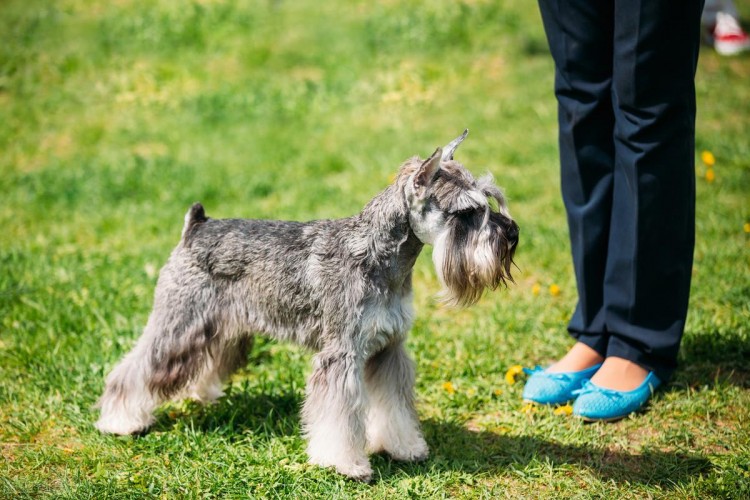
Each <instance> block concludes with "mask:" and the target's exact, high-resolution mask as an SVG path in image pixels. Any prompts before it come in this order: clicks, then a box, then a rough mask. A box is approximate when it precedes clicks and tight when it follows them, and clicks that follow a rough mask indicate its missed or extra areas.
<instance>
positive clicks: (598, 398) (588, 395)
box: [573, 372, 661, 422]
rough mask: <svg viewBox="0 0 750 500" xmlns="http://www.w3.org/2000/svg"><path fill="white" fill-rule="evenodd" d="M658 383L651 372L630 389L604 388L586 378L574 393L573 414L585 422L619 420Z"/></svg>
mask: <svg viewBox="0 0 750 500" xmlns="http://www.w3.org/2000/svg"><path fill="white" fill-rule="evenodd" d="M660 384H661V380H659V378H658V377H657V376H656V375H654V373H653V372H649V374H648V375H647V376H646V380H644V381H643V383H642V384H641V385H639V386H638V387H636V388H635V389H633V390H632V391H615V390H613V389H605V388H604V387H599V386H598V385H594V384H592V383H591V381H588V380H587V381H586V382H585V383H584V384H583V387H581V388H580V389H579V390H577V391H575V393H574V395H575V396H576V401H575V403H573V415H575V416H577V417H581V418H582V419H583V420H585V421H587V422H594V421H599V420H602V421H612V420H619V419H621V418H624V417H627V416H628V415H630V414H631V413H633V412H634V411H636V410H638V409H640V408H641V407H642V406H643V405H644V404H645V403H646V401H648V399H649V398H650V397H651V395H652V394H653V393H654V390H656V388H657V387H659V385H660Z"/></svg>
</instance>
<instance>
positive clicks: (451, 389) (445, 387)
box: [443, 381, 456, 394]
mask: <svg viewBox="0 0 750 500" xmlns="http://www.w3.org/2000/svg"><path fill="white" fill-rule="evenodd" d="M443 390H445V392H447V393H448V394H453V393H454V392H456V388H455V387H453V382H451V381H448V382H443Z"/></svg>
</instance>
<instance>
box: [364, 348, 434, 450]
mask: <svg viewBox="0 0 750 500" xmlns="http://www.w3.org/2000/svg"><path fill="white" fill-rule="evenodd" d="M414 379H415V375H414V362H413V361H412V360H411V359H410V358H409V356H408V354H407V353H406V350H405V349H404V345H403V342H399V343H398V344H395V345H392V346H388V347H386V348H385V349H384V350H383V351H381V352H379V353H378V354H376V355H375V356H373V357H372V358H370V359H369V360H368V361H367V364H366V366H365V384H366V387H367V394H368V396H369V404H370V406H369V411H368V414H367V448H368V451H370V452H372V453H376V452H381V451H385V452H386V453H388V454H389V455H390V456H391V457H393V458H394V459H396V460H404V461H417V460H423V459H425V458H427V455H428V453H429V449H428V448H427V443H425V440H424V438H423V437H422V432H421V431H420V428H419V419H418V418H417V411H416V409H415V408H414Z"/></svg>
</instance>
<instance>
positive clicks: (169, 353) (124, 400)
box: [96, 309, 216, 434]
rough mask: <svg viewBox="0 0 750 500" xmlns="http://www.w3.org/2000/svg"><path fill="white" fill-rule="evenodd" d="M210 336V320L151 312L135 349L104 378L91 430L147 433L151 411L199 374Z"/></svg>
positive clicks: (202, 366)
mask: <svg viewBox="0 0 750 500" xmlns="http://www.w3.org/2000/svg"><path fill="white" fill-rule="evenodd" d="M162 310H164V309H162ZM186 319H187V320H188V321H189V322H187V323H186V322H185V320H186ZM215 337H216V328H215V325H214V323H213V322H212V321H209V320H206V319H200V318H182V317H180V316H178V315H177V314H176V313H174V311H170V312H169V313H161V314H160V313H157V311H154V312H153V313H152V315H151V317H150V318H149V321H148V324H147V325H146V328H145V330H144V332H143V335H142V336H141V338H140V339H138V343H137V344H136V346H135V347H134V348H133V350H132V351H131V352H129V353H128V354H127V355H126V356H125V358H124V359H123V360H122V361H121V362H120V363H119V364H118V365H117V366H116V367H115V368H114V369H113V370H112V372H111V373H110V374H109V375H108V376H107V382H106V387H105V389H104V394H103V395H102V397H101V398H100V399H99V402H98V403H97V406H98V407H99V408H100V409H101V415H100V417H99V420H98V421H97V422H96V427H97V428H98V429H99V430H100V431H102V432H107V433H111V434H135V433H138V432H141V431H143V430H145V429H146V428H148V427H149V426H150V425H151V424H152V423H153V422H154V416H153V412H154V410H155V409H156V407H157V406H159V404H161V403H162V402H163V401H165V400H167V399H169V398H171V397H173V396H175V395H176V394H178V393H180V392H181V391H183V390H184V389H185V388H186V386H187V385H188V384H189V383H190V382H192V381H193V380H194V378H195V377H196V376H198V375H199V374H200V373H201V372H202V371H203V370H204V366H205V365H206V361H207V359H208V352H209V349H208V348H209V346H210V344H211V342H212V340H213V339H215Z"/></svg>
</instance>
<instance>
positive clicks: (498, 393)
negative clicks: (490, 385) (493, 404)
mask: <svg viewBox="0 0 750 500" xmlns="http://www.w3.org/2000/svg"><path fill="white" fill-rule="evenodd" d="M492 393H493V394H494V395H495V396H500V395H501V394H502V393H503V390H502V389H495V390H494V391H492Z"/></svg>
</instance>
